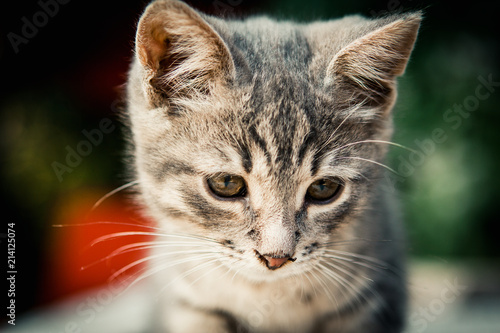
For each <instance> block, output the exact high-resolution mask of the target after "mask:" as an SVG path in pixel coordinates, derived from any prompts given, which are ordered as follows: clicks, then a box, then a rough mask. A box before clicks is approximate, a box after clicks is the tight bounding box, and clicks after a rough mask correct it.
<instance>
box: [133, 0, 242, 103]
mask: <svg viewBox="0 0 500 333" xmlns="http://www.w3.org/2000/svg"><path fill="white" fill-rule="evenodd" d="M135 50H136V57H137V59H138V60H139V62H140V63H141V65H142V66H143V67H144V68H145V69H146V71H148V72H149V74H150V81H149V82H150V84H151V85H152V86H153V88H155V89H157V90H160V91H161V92H163V93H165V94H167V96H176V95H180V94H183V93H187V92H188V91H189V92H191V93H193V92H198V93H203V94H206V93H209V92H210V90H211V89H213V87H214V85H216V84H217V83H220V82H221V81H224V80H227V79H229V78H230V77H231V76H232V75H233V71H234V65H233V61H232V58H231V55H230V52H229V49H228V48H227V46H226V44H225V43H224V41H223V40H222V39H221V37H220V36H219V35H218V34H217V32H216V31H214V29H213V28H212V27H211V26H210V25H209V24H208V23H207V22H206V21H205V20H204V19H203V18H202V17H201V16H200V15H199V14H198V13H197V12H195V11H194V10H193V9H192V8H191V7H189V6H188V5H186V4H184V3H182V2H180V1H176V0H161V1H155V2H153V3H152V4H150V5H149V6H148V7H147V8H146V10H145V12H144V14H143V15H142V17H141V19H140V20H139V23H138V27H137V35H136V47H135Z"/></svg>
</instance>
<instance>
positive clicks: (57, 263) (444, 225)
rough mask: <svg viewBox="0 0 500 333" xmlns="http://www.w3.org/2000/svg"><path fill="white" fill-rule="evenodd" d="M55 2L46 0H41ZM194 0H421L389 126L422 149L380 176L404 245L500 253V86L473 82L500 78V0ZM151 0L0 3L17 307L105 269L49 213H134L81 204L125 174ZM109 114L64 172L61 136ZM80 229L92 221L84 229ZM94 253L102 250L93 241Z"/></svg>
mask: <svg viewBox="0 0 500 333" xmlns="http://www.w3.org/2000/svg"><path fill="white" fill-rule="evenodd" d="M49 2H50V3H54V1H42V3H49ZM189 3H190V4H192V5H193V6H194V7H196V8H199V9H201V10H202V11H204V12H206V13H212V14H216V15H224V16H232V15H235V16H240V15H249V14H258V13H267V14H269V15H271V16H277V17H278V18H283V19H290V18H293V19H295V20H300V21H309V20H314V19H329V18H335V17H339V16H343V15H346V14H352V13H359V14H362V15H364V16H368V17H374V16H377V15H383V14H384V13H386V12H394V11H403V12H404V11H409V10H415V9H416V10H420V9H421V10H423V11H424V13H425V19H424V21H423V24H422V27H421V31H420V35H419V39H418V42H417V45H416V49H415V52H414V54H413V56H412V59H411V61H410V64H409V66H408V69H407V72H406V74H405V76H404V77H403V78H401V80H400V97H399V101H398V104H397V108H396V113H395V119H396V120H395V121H396V125H397V132H396V135H395V138H394V141H395V142H398V143H400V144H403V145H406V146H408V147H409V148H411V149H414V150H417V151H419V153H420V154H419V155H418V156H413V157H412V156H410V153H409V152H408V151H406V150H401V149H398V148H394V149H393V150H392V152H391V156H390V160H391V165H392V166H393V167H394V169H396V170H398V171H400V172H401V171H402V173H403V174H404V176H399V177H396V176H390V175H388V176H387V177H388V178H389V179H391V180H392V182H395V183H397V186H396V187H397V188H398V189H399V190H400V191H401V193H402V194H401V196H402V197H403V208H404V212H405V216H406V221H407V225H408V235H409V238H410V240H411V245H410V246H409V252H410V253H411V255H412V256H415V257H419V258H427V259H437V260H470V259H478V258H479V259H487V260H493V261H494V262H497V259H498V258H500V245H499V242H498V237H499V231H500V229H499V227H498V224H499V222H500V221H499V218H498V205H499V204H498V201H499V198H500V196H499V195H498V189H499V188H500V181H499V177H498V176H497V173H498V172H497V167H498V165H499V162H500V157H499V154H498V153H499V150H498V148H497V147H498V144H499V143H500V140H499V137H500V134H499V129H498V128H499V124H500V113H499V110H498V106H499V103H498V102H499V98H500V97H499V96H500V86H497V87H494V88H493V89H495V91H493V92H491V91H490V95H489V96H488V97H487V98H484V99H482V100H479V99H478V98H477V97H475V94H476V90H477V89H480V92H481V93H483V94H486V92H488V90H485V88H478V86H480V85H481V82H482V81H481V80H482V79H484V80H488V77H490V80H492V81H494V82H500V73H499V71H498V60H499V59H500V54H499V53H500V52H499V43H498V32H499V31H500V29H499V27H498V21H499V19H498V13H499V12H498V9H499V8H498V5H496V3H495V2H493V1H492V2H485V1H475V2H461V3H458V2H439V1H425V2H418V1H409V0H407V1H404V0H401V1H392V0H387V1H349V2H340V1H326V0H325V1H320V0H309V1H296V0H287V1H286V0H281V1H262V0H259V1H250V0H220V1H218V0H216V1H189ZM146 4H147V1H106V2H103V1H101V2H92V1H81V0H72V1H69V2H68V3H66V4H59V5H58V9H57V13H56V12H55V9H54V8H55V7H52V10H53V11H54V13H53V15H52V16H53V17H49V16H47V17H48V19H47V20H46V22H44V21H43V15H42V16H40V14H37V13H39V12H40V11H42V10H43V9H42V7H41V5H40V3H38V2H36V1H17V2H15V1H9V2H8V3H6V4H4V5H3V8H2V10H1V13H2V14H1V19H0V24H1V29H0V32H1V35H2V39H1V42H0V63H1V72H0V73H1V79H2V89H1V90H0V151H1V155H0V158H1V160H0V181H1V189H0V191H1V192H0V200H1V207H2V215H1V216H2V224H3V226H2V228H1V230H0V240H1V242H2V243H1V252H2V254H1V255H0V258H2V259H1V260H2V267H4V266H3V265H5V264H6V261H7V259H6V257H7V254H6V253H7V249H6V245H5V244H6V233H7V223H15V229H16V244H17V247H16V265H17V270H18V274H17V281H16V304H17V311H18V312H17V313H18V315H21V316H22V313H23V312H25V311H26V310H28V309H32V308H34V307H39V306H44V305H46V304H49V303H51V302H53V301H55V300H57V299H59V298H60V297H64V296H66V295H68V294H71V293H74V292H77V291H79V290H82V289H84V288H89V287H91V286H93V285H98V284H99V283H103V282H104V280H105V277H106V276H107V275H109V274H110V273H109V271H106V270H100V271H99V272H96V271H94V272H93V273H92V272H91V273H81V272H80V271H79V270H77V269H75V268H74V267H72V266H71V265H72V264H75V265H76V264H78V265H80V264H81V262H82V260H83V262H84V263H85V261H87V263H88V261H89V260H91V259H89V258H86V259H81V258H80V257H79V256H81V252H80V251H79V250H78V248H79V247H80V246H81V244H85V242H89V241H91V240H92V238H93V237H94V238H95V237H96V236H95V235H94V233H95V232H96V230H94V229H93V230H88V229H78V228H77V229H76V231H75V230H74V228H73V229H72V228H70V230H72V231H67V229H65V228H62V229H63V231H61V230H59V229H60V228H54V227H53V225H56V224H78V223H83V222H86V221H88V220H89V219H90V220H92V218H93V219H94V221H95V220H103V219H110V220H113V219H114V220H120V221H122V220H126V219H129V218H130V215H131V214H132V213H131V212H130V211H128V210H127V209H126V207H125V206H124V204H123V203H121V202H120V201H118V202H111V203H109V204H108V205H107V206H104V208H103V209H101V211H100V212H99V213H97V214H98V216H97V217H95V216H93V217H91V218H89V214H88V213H89V211H90V209H91V207H92V205H93V203H95V202H96V201H97V200H98V199H99V198H100V197H101V196H102V195H104V194H105V193H107V192H109V191H110V190H112V189H114V188H116V187H118V186H120V185H122V184H123V183H124V179H123V174H124V165H123V163H122V157H123V154H122V151H123V147H124V144H125V143H124V140H123V139H122V131H121V125H120V122H119V119H118V118H119V117H118V113H119V109H120V105H121V104H122V103H121V102H120V100H121V99H120V98H121V96H122V95H121V93H120V91H121V88H120V86H121V85H122V84H123V83H124V82H125V78H126V73H127V68H128V64H129V60H130V58H131V50H132V47H133V39H134V27H135V23H136V22H137V20H138V18H139V15H140V13H141V11H142V10H143V8H144V7H145V5H146ZM37 15H38V16H37ZM34 16H35V17H36V19H38V20H41V21H38V23H39V25H40V27H38V28H37V30H38V31H33V30H31V31H28V30H26V31H27V32H28V33H31V35H32V36H31V37H29V38H26V40H25V41H26V43H22V44H19V45H18V52H15V48H14V47H13V45H12V43H11V41H10V40H9V36H10V38H11V39H12V38H13V37H12V36H13V35H12V33H14V34H17V35H18V36H22V34H23V31H22V29H23V26H24V25H25V21H23V18H24V17H25V18H26V19H27V20H28V21H30V22H32V23H33V20H34V19H35V17H34ZM26 31H25V33H26ZM9 34H10V35H9ZM481 78H482V79H481ZM476 102H477V103H476ZM460 105H462V106H463V107H468V108H469V109H471V110H472V111H470V112H467V113H466V114H465V113H464V114H465V115H464V116H460V117H459V118H460V119H456V118H454V119H455V120H454V121H451V120H450V119H448V120H446V114H448V115H450V114H451V113H447V111H448V110H449V109H453V108H454V107H456V106H458V107H459V106H460ZM450 112H452V111H450ZM444 117H445V118H444ZM455 117H456V115H455ZM105 118H108V119H110V120H111V121H112V124H113V126H114V127H113V128H114V129H113V130H112V131H111V132H110V133H107V134H103V137H102V140H100V142H99V144H96V145H93V146H92V152H91V153H89V154H88V156H85V157H83V158H82V160H81V161H79V162H78V163H76V164H77V165H76V166H75V167H74V168H71V169H72V172H71V173H70V172H66V173H63V174H62V175H61V177H62V181H59V179H58V177H57V175H56V173H55V171H54V164H53V163H54V162H59V163H61V164H66V163H65V159H66V156H67V154H68V150H67V147H70V149H76V148H77V147H78V145H79V144H80V142H81V141H82V140H85V139H86V138H85V136H84V134H83V133H82V131H83V130H87V131H91V130H93V129H98V128H99V124H100V123H101V121H102V120H103V119H105ZM458 121H460V124H458ZM436 129H441V133H443V132H444V133H445V136H446V140H445V141H444V142H441V143H436V142H434V143H433V144H431V143H430V141H429V140H430V139H432V135H433V134H432V133H433V132H434V131H435V130H436ZM410 160H411V161H413V162H409V161H410ZM408 163H410V164H408ZM99 214H100V215H99ZM56 229H57V230H56ZM101 231H102V230H101ZM82 234H85V235H86V236H85V237H83V239H82V236H81V235H82ZM97 235H99V233H97ZM79 237H80V238H79ZM98 252H99V251H98ZM94 255H97V258H98V257H99V253H97V254H94ZM101 255H102V253H101ZM4 258H5V259H4ZM75 267H76V266H75ZM4 271H6V269H4ZM0 293H1V294H2V295H4V294H5V293H6V292H4V291H3V290H1V291H0ZM2 304H3V303H2ZM2 306H3V305H2ZM2 323H3V321H2Z"/></svg>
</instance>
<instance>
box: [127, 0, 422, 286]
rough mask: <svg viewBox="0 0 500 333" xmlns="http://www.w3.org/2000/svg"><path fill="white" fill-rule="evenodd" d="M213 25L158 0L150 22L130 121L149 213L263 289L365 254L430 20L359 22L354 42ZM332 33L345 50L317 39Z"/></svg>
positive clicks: (259, 25) (146, 18)
mask: <svg viewBox="0 0 500 333" xmlns="http://www.w3.org/2000/svg"><path fill="white" fill-rule="evenodd" d="M205 19H206V20H208V23H207V21H206V20H205ZM205 19H203V18H201V17H200V16H198V14H196V13H195V12H194V11H192V10H191V9H190V8H189V7H187V6H186V5H184V4H181V3H178V2H176V1H165V2H162V1H159V2H156V3H154V4H153V5H151V6H150V7H149V8H148V11H147V12H146V14H145V15H143V17H142V18H141V21H140V22H139V29H138V37H137V45H136V54H137V60H136V62H135V64H134V66H133V68H132V70H131V73H130V79H129V86H128V88H129V90H128V91H129V114H130V118H131V124H132V132H133V140H134V144H135V152H134V154H135V161H136V171H137V177H138V180H139V184H140V188H141V196H142V199H143V202H144V204H145V205H146V206H147V208H148V211H149V213H150V214H151V215H152V216H153V217H154V219H155V220H156V221H157V222H158V224H159V226H160V227H161V228H162V229H163V230H165V233H169V234H177V235H181V234H182V235H192V236H195V237H197V238H198V239H197V240H196V239H194V240H193V248H195V247H196V246H203V247H206V248H207V249H208V250H206V251H207V252H210V251H211V252H215V253H217V261H218V262H220V263H221V264H222V265H224V266H225V267H227V268H231V269H233V270H234V271H235V272H238V273H239V274H241V275H242V276H245V277H247V278H249V279H252V280H269V279H276V278H282V277H286V276H291V275H297V274H302V273H304V272H307V271H310V270H314V269H315V268H318V267H320V265H321V262H320V260H321V258H322V256H323V255H324V253H325V251H326V250H327V249H328V248H329V247H330V246H332V244H334V245H336V249H337V250H342V249H345V250H348V251H350V252H356V247H357V246H360V245H359V243H357V242H355V240H356V239H359V238H360V237H362V235H366V229H370V230H373V234H376V233H377V230H376V226H372V225H363V223H365V222H364V219H365V218H366V216H367V214H368V213H369V212H367V211H365V210H366V206H367V204H368V203H371V202H373V200H374V198H372V197H371V196H370V190H371V189H372V186H373V182H374V181H375V180H376V178H377V175H378V174H379V171H380V168H379V163H380V162H381V161H382V159H383V157H384V155H385V150H386V149H385V146H384V145H380V144H378V143H380V141H381V140H387V139H388V138H389V136H390V132H391V130H390V119H389V117H388V114H389V111H390V108H391V107H392V104H393V102H394V97H395V93H394V85H393V80H394V78H395V76H396V75H399V74H400V73H401V72H402V70H403V69H404V64H405V63H406V59H407V57H408V55H409V52H410V50H411V46H412V45H413V41H414V38H415V34H416V27H418V20H419V18H418V17H416V16H415V17H409V18H406V19H399V20H395V19H394V18H393V19H392V21H391V20H386V21H387V22H386V21H383V22H378V21H366V22H361V21H360V19H359V18H353V19H351V20H347V21H346V22H344V24H342V25H341V26H343V27H344V26H348V27H350V28H351V30H352V31H351V32H350V35H349V33H347V35H348V36H349V38H347V37H346V31H345V28H342V29H344V30H342V29H339V26H338V25H337V24H331V23H325V24H324V25H323V26H321V25H318V24H316V25H311V26H310V27H309V26H297V27H294V26H291V25H289V24H282V25H280V24H277V23H272V22H271V21H267V20H262V19H256V20H255V21H248V22H247V23H238V22H232V23H231V22H229V23H225V22H223V21H219V20H215V19H212V18H205ZM405 20H407V21H408V22H409V23H405V22H406V21H405ZM406 25H408V26H406ZM213 29H216V30H217V32H215V30H213ZM328 29H330V30H332V35H333V36H334V37H335V33H336V31H337V30H340V32H338V34H339V36H337V37H336V38H338V40H337V39H335V38H333V39H331V40H330V41H329V42H328V43H326V42H325V41H322V40H318V39H315V38H314V35H315V34H319V35H322V34H324V33H325V30H328ZM372 30H375V32H371V31H372ZM221 36H222V37H221ZM266 38H268V39H267V40H266ZM322 38H324V36H323V37H322ZM363 38H365V39H367V40H366V41H365V42H361V43H360V40H361V39H363ZM395 41H396V42H395ZM325 43H326V44H325ZM377 43H378V44H380V45H381V47H380V49H378V48H377V47H376V46H375V47H374V46H373V45H372V44H377ZM365 45H371V46H369V47H368V49H366V47H365ZM370 48H374V50H371V49H370ZM390 48H393V50H392V53H390V54H385V53H384V52H385V51H387V50H388V49H390ZM396 51H399V53H397V52H396ZM396 53H397V54H396ZM365 56H366V57H365ZM391 56H394V59H392V58H391ZM377 57H380V59H378V58H377ZM377 60H379V62H380V65H379V67H381V69H380V68H378V69H377V68H372V67H373V66H377ZM384 66H385V67H387V68H385V67H384ZM361 217H363V218H361ZM201 238H202V239H201ZM200 244H202V245H200Z"/></svg>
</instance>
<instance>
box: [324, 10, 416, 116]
mask: <svg viewBox="0 0 500 333" xmlns="http://www.w3.org/2000/svg"><path fill="white" fill-rule="evenodd" d="M420 21H421V14H420V13H413V14H406V15H404V16H401V17H399V18H398V19H396V20H392V21H391V20H389V23H387V24H384V25H382V26H381V27H378V28H377V29H375V30H374V31H372V32H370V33H368V34H366V35H364V36H363V37H360V38H358V39H356V40H354V41H353V42H351V43H350V44H348V45H347V46H345V47H344V48H343V49H341V50H340V51H339V52H338V53H337V54H336V55H335V57H334V59H333V60H332V61H331V62H330V64H329V65H328V67H327V73H326V79H325V83H326V84H327V85H330V86H331V85H333V89H334V92H335V99H336V101H337V102H338V103H339V106H340V107H342V108H352V107H368V108H371V109H372V110H377V111H376V112H374V114H373V116H375V115H377V116H383V115H386V114H387V113H388V110H390V109H391V108H392V106H393V104H394V101H395V95H396V91H395V83H396V82H395V79H396V77H397V76H399V75H401V74H403V72H404V70H405V68H406V64H407V62H408V58H409V57H410V53H411V51H412V49H413V45H414V43H415V39H416V37H417V32H418V28H419V26H420Z"/></svg>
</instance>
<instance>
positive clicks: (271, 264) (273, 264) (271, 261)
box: [262, 256, 291, 270]
mask: <svg viewBox="0 0 500 333" xmlns="http://www.w3.org/2000/svg"><path fill="white" fill-rule="evenodd" d="M262 257H263V258H264V260H265V261H266V266H267V268H269V269H272V270H274V269H278V268H280V267H281V266H283V265H284V264H285V263H286V262H287V261H288V260H289V259H291V258H290V257H283V258H279V257H272V256H262Z"/></svg>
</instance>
